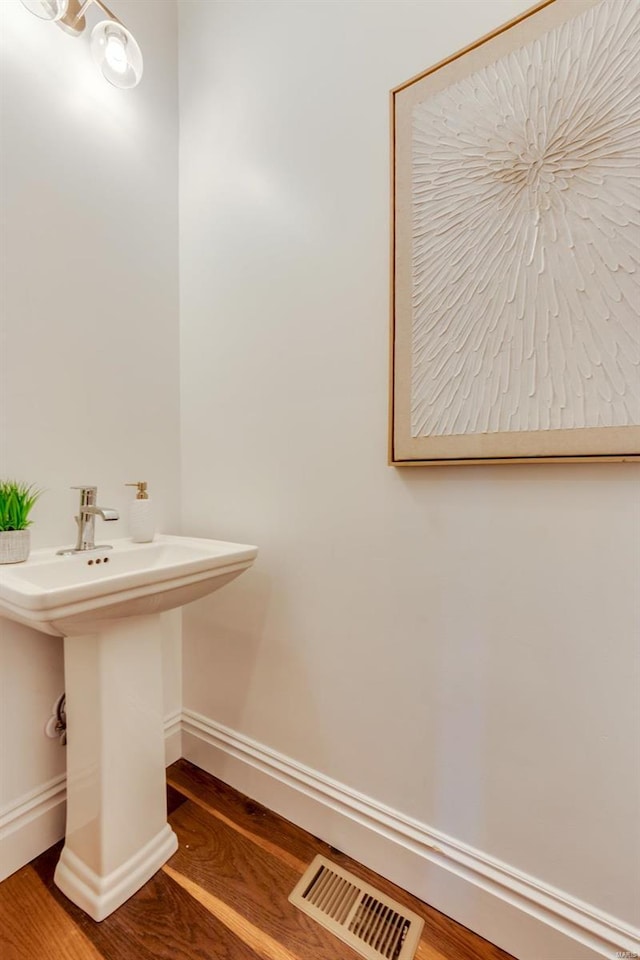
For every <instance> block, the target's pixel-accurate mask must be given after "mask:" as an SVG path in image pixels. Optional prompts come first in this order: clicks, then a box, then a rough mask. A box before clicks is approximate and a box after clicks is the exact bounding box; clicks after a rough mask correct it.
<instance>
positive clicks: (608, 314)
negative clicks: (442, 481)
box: [389, 0, 640, 466]
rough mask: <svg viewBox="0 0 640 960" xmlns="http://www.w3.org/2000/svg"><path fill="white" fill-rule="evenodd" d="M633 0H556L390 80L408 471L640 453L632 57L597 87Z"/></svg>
mask: <svg viewBox="0 0 640 960" xmlns="http://www.w3.org/2000/svg"><path fill="white" fill-rule="evenodd" d="M634 6H635V10H637V5H634V2H633V0H615V4H611V3H609V0H544V2H542V3H539V4H538V5H537V6H535V7H532V8H531V9H529V10H527V11H525V13H523V14H522V15H521V16H519V17H517V18H515V19H514V20H511V21H509V22H508V23H505V24H504V25H502V26H501V27H499V28H498V29H497V30H495V31H493V32H492V33H490V34H488V35H487V36H485V37H482V38H481V39H480V40H478V41H477V42H475V43H474V44H472V45H470V46H468V47H466V48H464V49H463V50H460V51H459V52H457V53H455V54H454V55H453V56H451V57H449V58H447V59H446V60H443V61H441V62H440V63H438V64H436V65H435V66H433V67H431V68H430V69H428V70H426V71H424V72H423V73H421V74H419V75H418V76H416V77H413V78H412V79H411V80H408V81H407V82H406V83H403V84H401V85H399V86H398V87H396V88H395V89H393V90H392V91H391V95H390V99H391V151H392V162H391V178H392V183H391V201H392V210H391V214H392V216H391V235H392V238H391V239H392V244H391V277H392V283H391V345H390V418H389V463H390V464H393V465H396V466H405V465H406V466H416V465H434V464H461V463H514V462H515V463H523V462H538V463H539V462H585V461H623V460H636V461H637V460H640V379H637V380H635V381H634V380H633V377H634V376H635V377H636V378H638V369H639V368H638V367H637V366H635V363H636V361H637V359H638V358H637V356H636V353H635V352H634V351H635V344H636V342H637V343H638V349H640V335H638V336H637V341H636V340H634V339H633V338H634V336H636V335H637V326H638V325H639V318H638V313H637V310H638V307H637V303H640V292H639V296H638V301H637V303H636V302H634V298H633V294H632V282H633V283H635V282H636V279H635V278H636V277H637V276H638V275H640V270H639V271H638V273H637V274H635V275H634V274H633V271H631V270H627V269H626V268H627V266H628V262H629V261H628V258H629V257H634V256H635V254H634V252H633V249H632V247H631V248H630V244H631V245H633V242H634V238H633V235H632V233H631V232H630V228H629V227H628V224H627V227H625V226H624V223H625V220H626V219H628V217H626V216H625V212H626V211H627V208H628V205H629V204H631V202H632V194H631V193H629V194H628V196H627V193H626V192H625V184H626V182H627V181H626V179H625V176H626V175H625V171H626V170H627V166H626V164H627V159H626V158H627V154H628V152H629V151H628V150H627V144H628V143H629V142H630V141H631V139H632V138H631V123H632V122H633V123H635V122H637V119H634V116H635V115H634V114H633V110H630V111H628V112H625V111H627V107H626V104H627V101H626V100H625V99H624V96H622V95H621V93H620V89H621V84H620V77H619V75H618V74H619V73H620V71H621V70H627V69H629V67H628V65H627V64H626V61H624V57H623V58H622V60H621V59H620V56H618V59H617V60H615V63H614V66H613V67H612V68H611V69H610V70H609V71H608V75H607V77H606V79H604V78H601V80H600V81H599V86H597V89H595V91H592V97H591V101H590V106H589V111H590V112H589V111H585V107H584V101H585V95H584V90H583V89H582V88H583V87H584V85H585V83H586V82H587V80H588V81H589V82H593V83H594V84H596V83H597V82H598V78H597V77H596V78H595V79H593V80H592V79H591V78H592V77H593V76H594V72H593V68H592V65H591V64H590V62H589V60H588V57H589V49H588V42H589V38H590V37H593V36H594V35H595V37H596V45H597V33H598V31H601V32H602V31H606V30H608V31H609V33H608V37H609V39H610V38H611V36H612V31H613V36H614V37H615V36H618V35H619V36H620V37H624V36H625V31H626V30H627V28H628V24H627V19H629V18H630V17H631V16H632V15H633V14H634ZM625 18H627V19H625ZM616 31H617V33H616ZM585 38H586V39H585ZM627 46H628V45H626V46H625V45H624V44H622V47H623V48H624V50H626V49H627ZM608 49H610V50H611V51H612V54H611V55H612V56H614V57H615V56H616V52H617V51H616V47H615V43H612V42H611V41H610V42H609V47H608ZM598 55H599V56H602V50H600V51H599V53H598ZM638 59H640V58H638ZM554 61H557V62H554ZM536 70H538V72H539V74H540V76H539V77H536V79H535V81H534V80H532V79H531V77H532V75H534V76H535V71H536ZM616 70H618V74H616V72H615V71H616ZM531 71H534V74H532V73H531ZM510 72H511V73H510ZM511 75H512V76H513V78H514V79H513V83H512V84H511V85H510V84H509V83H508V82H505V77H506V78H508V79H509V80H510V78H511ZM585 77H586V78H587V80H585ZM625 79H626V77H625ZM578 81H580V84H582V86H581V87H580V86H579V83H578ZM636 82H637V78H636V80H634V81H632V85H633V83H636ZM518 83H519V84H520V85H521V86H522V88H523V91H524V93H523V94H522V95H520V94H518V91H517V90H516V91H515V93H512V92H511V91H512V90H513V89H514V88H515V87H517V85H518ZM545 84H546V86H545ZM563 84H564V88H563ZM534 86H535V88H536V89H535V90H534ZM575 87H579V89H577V90H575V89H574V88H575ZM545 89H546V90H547V93H546V94H545V93H544V91H545ZM536 90H542V94H543V95H542V96H538V93H537V92H536ZM505 91H507V92H506V93H505ZM581 93H582V100H581V99H580V94H581ZM501 96H502V97H504V98H505V104H506V106H505V105H504V104H502V103H500V102H499V100H500V97H501ZM518 96H520V100H518V99H517V97H518ZM527 96H528V97H529V98H530V99H529V101H527V100H526V97H527ZM545 96H546V103H545V102H542V101H544V97H545ZM635 96H636V97H637V96H638V91H637V87H636V92H635ZM531 98H535V99H534V102H533V104H531V102H530V101H531ZM476 101H478V102H476ZM613 101H615V102H616V103H617V104H618V105H619V106H618V107H617V108H616V109H617V110H618V113H617V114H616V116H617V117H618V121H617V126H615V127H614V128H611V127H610V126H609V127H606V125H605V124H604V122H603V121H602V120H601V119H600V114H598V109H599V108H600V107H601V116H605V115H606V116H607V117H610V116H611V110H610V106H611V102H613ZM523 102H524V106H523ZM629 102H631V101H629ZM487 104H489V107H487ZM495 104H497V105H496V106H495V111H496V117H497V120H496V119H495V118H493V113H492V111H493V110H494V105H495ZM549 104H551V107H549ZM519 105H520V115H519V114H518V108H519ZM474 110H476V111H477V112H476V114H474ZM563 111H564V113H563ZM586 114H588V116H587V121H585V120H584V117H585V115H586ZM529 116H533V118H534V120H535V119H536V118H537V119H538V121H539V123H540V128H539V129H538V130H537V131H536V129H535V124H534V125H533V127H532V125H531V124H530V123H528V122H527V119H526V118H527V117H529ZM487 118H488V119H487ZM492 118H493V119H492ZM505 118H506V119H505ZM494 121H495V122H494ZM518 122H519V123H520V126H522V128H523V130H524V128H525V125H526V127H527V132H526V133H523V134H522V136H523V138H524V142H523V144H521V143H520V142H519V141H518V135H519V134H518V131H519V129H520V127H519V126H517V125H518ZM492 123H493V126H491V124H492ZM553 123H556V127H555V128H554V127H553ZM589 123H590V124H591V126H590V127H589ZM514 124H515V125H516V126H517V130H516V133H515V134H514V132H513V129H514ZM572 124H573V126H572ZM573 127H575V128H576V129H578V128H580V130H581V133H580V135H579V136H578V135H577V134H576V135H575V136H574V137H573V139H571V138H570V136H569V133H568V132H567V131H569V132H571V131H572V130H573ZM585 128H586V134H585ZM558 130H560V131H561V132H562V136H560V134H559V133H557V131H558ZM496 131H497V132H496ZM554 131H555V132H554ZM602 131H604V134H603V133H602ZM607 131H608V132H607ZM505 134H506V135H507V137H506V139H505V145H504V146H503V144H502V143H501V137H504V136H505ZM545 137H547V140H545ZM554 137H555V139H554ZM563 138H564V139H563ZM558 144H560V146H558ZM585 144H586V145H585ZM563 151H564V153H563ZM598 151H600V152H598ZM594 158H595V159H594ZM629 162H630V161H629ZM589 163H591V166H589ZM585 170H586V171H587V172H586V173H585V172H584V171H585ZM590 170H591V171H592V173H591V174H590V173H589V171H590ZM588 177H591V180H588V179H586V180H585V179H584V178H588ZM572 178H573V179H572ZM591 181H593V182H591ZM601 181H602V184H604V186H602V187H601V186H599V184H600V182H601ZM598 190H602V192H603V195H602V197H600V196H599V194H598ZM474 191H475V192H474ZM553 191H555V193H554V192H553ZM560 191H563V192H562V193H561V192H560ZM607 191H608V192H607ZM551 194H552V195H551ZM567 197H568V199H567ZM611 198H613V199H611ZM589 203H590V204H591V207H589V206H588V204H589ZM474 204H475V207H474ZM536 204H537V206H536ZM572 204H573V205H574V207H575V210H574V208H573V207H572ZM614 208H615V209H616V210H618V211H619V213H618V215H617V219H618V221H619V223H612V224H611V225H610V224H609V221H608V220H607V221H606V222H605V221H604V220H602V217H604V216H606V210H607V209H609V210H611V209H614ZM467 211H470V212H469V213H467ZM502 211H506V212H504V213H503V212H502ZM585 211H586V213H585ZM602 211H605V213H603V212H602ZM507 215H510V216H511V217H512V220H508V216H507ZM491 217H494V219H495V223H496V225H495V227H494V226H493V225H492V222H491ZM572 218H573V219H572ZM590 218H591V219H590ZM585 224H586V225H587V226H588V227H589V228H590V229H591V230H592V231H593V237H592V236H590V235H586V234H585V233H584V231H585V230H586V229H587V227H586V226H585ZM603 230H604V231H605V232H604V233H603V232H602V231H603ZM474 231H475V233H474ZM598 231H600V232H598ZM612 235H613V239H611V236H612ZM504 236H506V237H507V239H506V240H505V239H503V237H504ZM521 237H524V238H525V239H523V240H522V243H521V247H518V244H519V243H520V242H521V241H520V238H521ZM600 241H601V246H602V250H600V247H599V243H600ZM636 242H637V238H636ZM500 244H502V246H500ZM545 245H546V246H545ZM525 246H526V250H525ZM467 247H468V248H469V249H468V250H467V249H466V248H467ZM594 251H595V253H594ZM612 251H613V252H612ZM545 257H546V259H545ZM580 257H582V261H581V260H580ZM465 258H466V259H465ZM598 258H599V259H598ZM636 259H637V256H636ZM618 261H619V262H618ZM483 266H484V267H485V272H484V275H483V277H484V279H483V278H481V280H480V282H475V278H476V272H477V271H481V270H482V269H483ZM465 267H466V270H465ZM614 267H615V269H614ZM447 270H449V274H447ZM509 271H510V272H509ZM545 271H546V274H545ZM574 271H575V276H574V275H573V272H574ZM590 271H591V272H590ZM471 276H473V278H474V284H473V285H472V284H471V282H470V280H469V278H470V277H471ZM576 277H577V278H578V279H576ZM585 277H586V280H585V279H584V278H585ZM456 278H457V279H456ZM461 278H464V282H466V284H467V287H468V288H470V289H469V291H468V292H465V290H464V284H463V282H462V280H461ZM507 281H508V282H507ZM483 284H484V286H483ZM501 284H502V285H501ZM572 284H573V287H572V286H571V285H572ZM589 284H591V286H589ZM563 285H564V286H563ZM520 286H522V287H523V288H524V290H523V291H520V292H519V287H520ZM460 290H462V293H459V292H458V291H460ZM576 290H577V292H576ZM590 291H591V294H590ZM590 296H592V299H593V302H594V303H597V304H599V305H600V306H599V307H598V309H600V313H599V314H598V313H597V312H595V311H596V308H595V307H594V308H592V307H591V303H592V300H591V299H590ZM474 297H475V298H476V300H475V302H474ZM605 298H606V300H605ZM601 301H602V302H601ZM602 303H604V305H602ZM460 304H462V306H459V305H460ZM492 311H493V312H492ZM581 311H582V312H581ZM583 314H584V315H583ZM527 321H528V322H527ZM631 324H633V326H630V325H631ZM523 331H524V333H523ZM629 331H631V332H629ZM582 340H584V341H585V342H584V343H583V342H582ZM630 344H632V346H633V349H632V347H630ZM598 351H600V352H599V353H598ZM607 351H608V352H607ZM434 358H435V360H434ZM483 365H484V366H483ZM474 378H475V379H474ZM509 391H511V393H510V392H509ZM536 391H538V394H537V395H536ZM492 397H494V398H497V399H495V400H493V401H492V399H491V398H492ZM492 403H493V405H492ZM504 427H506V429H504ZM531 427H534V429H531ZM485 428H486V429H485Z"/></svg>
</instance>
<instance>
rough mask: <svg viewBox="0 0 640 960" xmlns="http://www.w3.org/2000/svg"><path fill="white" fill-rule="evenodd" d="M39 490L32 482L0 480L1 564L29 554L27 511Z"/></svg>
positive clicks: (21, 558)
mask: <svg viewBox="0 0 640 960" xmlns="http://www.w3.org/2000/svg"><path fill="white" fill-rule="evenodd" d="M40 492H41V491H40V490H37V489H36V488H35V487H34V486H33V484H26V483H17V482H16V481H15V480H0V563H21V562H22V561H23V560H26V559H27V557H28V556H29V550H30V549H31V537H30V533H29V529H28V527H29V526H30V525H31V522H32V521H31V520H29V514H30V513H31V510H32V508H33V506H34V504H35V503H36V501H37V499H38V497H39V496H40Z"/></svg>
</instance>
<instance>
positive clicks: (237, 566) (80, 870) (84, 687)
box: [0, 535, 257, 920]
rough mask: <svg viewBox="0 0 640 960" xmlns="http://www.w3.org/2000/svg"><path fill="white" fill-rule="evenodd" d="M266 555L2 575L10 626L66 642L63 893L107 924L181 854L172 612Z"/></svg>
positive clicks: (160, 554) (135, 560)
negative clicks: (162, 626)
mask: <svg viewBox="0 0 640 960" xmlns="http://www.w3.org/2000/svg"><path fill="white" fill-rule="evenodd" d="M256 555H257V549H256V547H253V546H247V545H243V544H236V543H225V542H223V541H219V540H199V539H193V538H187V537H172V536H166V535H162V536H159V537H157V538H156V539H155V540H154V541H153V542H152V543H149V544H134V543H132V542H131V541H128V540H121V541H114V545H113V549H112V550H101V549H100V548H99V547H98V548H96V549H95V550H93V551H91V552H87V553H85V554H80V555H75V556H72V557H60V556H57V555H56V553H55V550H37V551H34V552H33V553H32V554H31V557H30V558H29V560H27V561H26V562H25V563H21V564H16V565H15V566H0V616H4V617H8V618H10V619H12V620H17V621H18V622H20V623H24V624H26V625H27V626H30V627H34V628H35V629H37V630H41V631H43V632H44V633H49V634H52V635H53V636H62V637H64V638H65V640H64V662H65V688H66V710H67V729H68V741H67V829H66V835H65V845H64V849H63V851H62V854H61V856H60V861H59V863H58V866H57V869H56V873H55V882H56V884H57V886H58V887H59V888H60V889H61V890H62V891H63V893H65V894H66V895H67V896H68V897H69V899H70V900H73V902H74V903H76V904H77V905H78V906H79V907H81V908H82V909H83V910H85V911H86V912H87V913H88V914H89V915H90V916H91V917H93V919H94V920H103V919H104V918H105V917H106V916H108V915H109V914H110V913H111V912H112V911H113V910H115V909H116V908H117V907H119V906H120V904H122V903H124V901H125V900H127V899H128V898H129V897H130V896H131V895H132V894H133V893H135V891H136V890H138V889H139V888H140V887H141V886H142V885H143V884H144V883H146V881H147V880H148V879H149V878H150V877H151V876H153V874H154V873H155V872H156V870H158V869H159V867H161V866H162V864H163V863H164V862H165V861H166V860H167V859H168V858H169V857H170V856H171V854H172V853H173V852H174V851H175V850H176V848H177V839H176V836H175V834H174V832H173V830H172V829H171V828H170V827H169V825H168V823H167V811H166V800H165V778H164V731H163V715H162V674H161V660H160V630H159V619H160V613H161V612H162V611H164V610H169V609H171V608H172V607H177V606H181V605H182V604H185V603H188V602H189V601H190V600H195V599H197V598H198V597H202V596H204V595H205V594H207V593H211V592H212V591H213V590H217V589H218V588H219V587H221V586H223V585H224V584H225V583H228V582H229V581H230V580H232V579H233V578H234V577H237V576H238V575H239V574H240V573H242V571H243V570H246V569H247V567H250V566H251V564H252V563H253V561H254V559H255V557H256Z"/></svg>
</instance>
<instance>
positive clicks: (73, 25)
mask: <svg viewBox="0 0 640 960" xmlns="http://www.w3.org/2000/svg"><path fill="white" fill-rule="evenodd" d="M21 3H22V5H23V6H24V7H26V8H27V10H29V11H30V12H31V13H33V14H35V15H36V17H40V19H41V20H53V21H54V22H55V23H56V24H57V25H58V26H59V27H60V28H61V29H62V30H64V31H65V33H68V34H70V35H71V36H73V37H79V36H80V34H81V33H82V32H83V31H84V29H85V27H86V25H87V23H86V20H85V16H84V15H85V11H86V10H87V7H90V6H91V4H93V3H95V5H96V6H97V7H100V9H101V10H102V12H103V13H106V15H107V17H108V19H107V20H101V21H100V23H97V24H96V26H95V27H94V28H93V30H92V31H91V53H92V55H93V59H94V60H95V62H96V63H97V65H98V66H99V67H100V70H101V72H102V76H103V77H105V79H106V80H108V81H109V83H112V84H113V86H114V87H120V88H121V89H128V88H130V87H137V85H138V84H139V83H140V80H141V79H142V69H143V60H142V52H141V50H140V47H139V46H138V44H137V42H136V39H135V37H134V36H133V34H132V33H131V32H130V31H129V30H127V28H126V27H125V26H124V24H123V23H121V22H120V20H118V18H117V17H116V16H115V14H113V13H112V12H111V10H109V8H108V7H106V6H105V4H104V3H102V0H84V2H81V0H21Z"/></svg>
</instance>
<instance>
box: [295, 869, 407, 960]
mask: <svg viewBox="0 0 640 960" xmlns="http://www.w3.org/2000/svg"><path fill="white" fill-rule="evenodd" d="M289 900H290V901H291V903H293V904H294V905H295V906H296V907H298V908H299V909H300V910H303V911H304V912H305V913H306V914H308V915H309V916H310V917H313V919H314V920H316V921H317V922H318V923H320V924H321V925H322V926H323V927H326V929H327V930H330V931H331V933H333V934H334V935H335V936H336V937H338V938H339V939H340V940H342V941H343V942H344V943H346V944H348V945H349V946H350V947H352V948H353V949H354V950H355V951H356V952H357V953H359V954H360V955H361V956H363V957H366V960H412V957H413V956H414V954H415V952H416V950H417V947H418V943H419V942H420V936H421V934H422V928H423V926H424V921H423V920H422V919H421V918H420V917H418V916H417V915H416V914H415V913H412V912H411V911H410V910H406V909H405V908H404V907H403V906H402V904H400V903H396V901H395V900H391V898H390V897H386V896H385V895H384V894H383V893H380V891H379V890H376V889H375V887H372V886H370V885H369V884H368V883H364V882H363V881H362V880H360V879H359V878H358V877H356V876H354V874H352V873H349V872H348V871H347V870H343V869H342V867H339V866H338V865H337V864H335V863H332V862H331V861H330V860H327V859H326V858H325V857H321V856H317V857H316V858H315V860H314V861H313V862H312V863H311V865H310V866H309V867H308V869H307V870H306V871H305V873H304V874H303V876H302V877H301V878H300V880H299V882H298V883H297V884H296V887H295V889H294V890H293V892H292V894H291V896H290V897H289Z"/></svg>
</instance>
